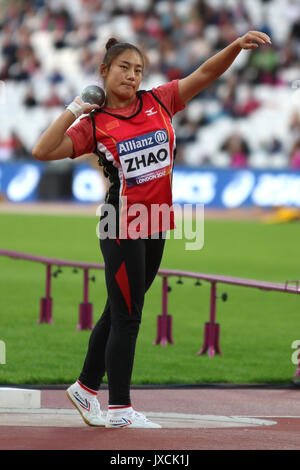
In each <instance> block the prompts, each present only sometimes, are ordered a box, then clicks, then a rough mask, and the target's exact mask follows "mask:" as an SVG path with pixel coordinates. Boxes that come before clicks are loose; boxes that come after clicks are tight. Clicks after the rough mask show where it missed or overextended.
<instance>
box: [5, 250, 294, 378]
mask: <svg viewBox="0 0 300 470" xmlns="http://www.w3.org/2000/svg"><path fill="white" fill-rule="evenodd" d="M0 255H2V256H7V257H10V258H14V259H22V260H27V261H33V262H38V263H43V264H45V265H46V288H45V297H43V298H41V300H40V315H39V320H38V322H39V323H42V322H46V323H52V322H53V319H52V298H51V277H52V276H53V275H55V273H54V274H53V273H52V266H53V265H54V266H61V267H62V266H64V267H73V268H79V269H83V302H82V303H81V304H80V305H79V322H78V326H77V329H78V330H83V329H91V328H92V327H93V325H92V315H93V311H92V310H93V309H92V304H91V303H90V302H89V300H88V293H89V290H88V289H89V281H90V280H91V279H92V278H90V277H89V270H90V269H104V264H97V263H83V262H75V261H67V260H60V259H55V258H47V257H43V256H36V255H31V254H25V253H19V252H16V251H9V250H0ZM158 275H159V276H161V277H162V313H161V315H158V317H157V335H156V339H155V341H154V344H155V345H157V344H160V345H162V346H166V345H167V344H168V343H170V344H174V341H173V338H172V315H169V314H168V293H169V291H170V287H169V285H168V278H169V277H172V276H173V277H178V279H179V281H178V282H179V283H182V281H181V278H182V277H185V278H192V279H195V280H196V284H197V283H198V284H199V281H200V280H202V281H207V282H210V284H211V290H210V313H209V321H208V322H206V323H205V325H204V342H203V347H202V348H201V349H200V351H199V352H197V355H201V354H204V353H206V352H207V354H208V356H209V357H214V355H215V354H221V349H220V344H219V342H220V324H219V323H216V300H217V299H218V298H221V299H222V300H223V301H225V300H227V294H222V295H221V296H217V283H220V284H230V285H235V286H242V287H251V288H257V289H261V290H265V291H277V292H285V293H290V294H300V281H298V280H288V281H286V282H285V283H284V284H280V283H274V282H265V281H257V280H252V279H243V278H238V277H231V276H219V275H216V274H204V273H195V272H189V271H179V270H171V269H168V270H166V269H160V270H159V271H158ZM299 352H300V351H299ZM295 376H300V364H299V366H298V370H297V372H296V374H295Z"/></svg>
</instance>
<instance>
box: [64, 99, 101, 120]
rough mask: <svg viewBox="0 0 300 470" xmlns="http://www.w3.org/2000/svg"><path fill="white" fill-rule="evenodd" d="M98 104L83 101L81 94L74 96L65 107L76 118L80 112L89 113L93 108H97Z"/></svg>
mask: <svg viewBox="0 0 300 470" xmlns="http://www.w3.org/2000/svg"><path fill="white" fill-rule="evenodd" d="M99 108H100V106H99V105H98V104H90V103H85V102H84V101H83V99H82V98H81V96H76V98H75V99H74V100H73V101H72V103H71V104H69V106H68V107H67V110H69V111H71V113H73V114H74V116H75V118H76V119H78V118H79V117H80V116H81V115H82V114H89V113H90V112H91V111H93V110H94V109H99Z"/></svg>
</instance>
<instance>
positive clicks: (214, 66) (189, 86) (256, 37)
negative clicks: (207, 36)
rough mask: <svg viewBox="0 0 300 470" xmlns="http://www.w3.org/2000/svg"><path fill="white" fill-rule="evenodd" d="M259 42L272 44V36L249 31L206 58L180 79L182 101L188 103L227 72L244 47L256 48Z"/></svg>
mask: <svg viewBox="0 0 300 470" xmlns="http://www.w3.org/2000/svg"><path fill="white" fill-rule="evenodd" d="M259 44H271V39H270V37H269V36H268V35H267V34H265V33H262V32H260V31H249V32H248V33H246V34H245V35H244V36H242V37H240V38H237V39H236V40H235V41H233V42H232V43H231V44H229V46H227V47H226V48H225V49H223V50H221V51H220V52H218V53H217V54H215V55H214V56H212V57H210V58H209V59H208V60H206V61H205V62H204V63H203V64H202V65H200V67H199V68H198V69H196V70H195V72H192V73H191V74H190V75H188V76H187V77H185V78H183V79H181V80H179V83H178V87H179V93H180V97H181V100H182V103H187V102H188V101H189V100H191V99H192V98H193V97H194V96H196V95H197V94H198V93H200V91H201V90H203V89H204V88H205V87H207V86H208V85H209V84H210V83H212V82H214V81H215V80H216V79H217V78H219V77H220V76H221V75H222V74H223V73H224V72H226V70H227V69H228V68H229V67H230V65H231V64H232V63H233V62H234V60H235V59H236V57H237V56H238V55H239V53H240V52H241V50H242V49H255V48H257V47H259Z"/></svg>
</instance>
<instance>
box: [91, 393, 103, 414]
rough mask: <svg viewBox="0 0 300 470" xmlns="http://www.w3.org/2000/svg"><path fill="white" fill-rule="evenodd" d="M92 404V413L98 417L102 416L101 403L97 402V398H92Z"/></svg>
mask: <svg viewBox="0 0 300 470" xmlns="http://www.w3.org/2000/svg"><path fill="white" fill-rule="evenodd" d="M90 403H91V411H90V412H91V414H92V415H95V416H97V415H99V414H100V415H101V414H102V412H101V409H100V404H99V401H98V400H97V398H96V397H95V398H91V399H90Z"/></svg>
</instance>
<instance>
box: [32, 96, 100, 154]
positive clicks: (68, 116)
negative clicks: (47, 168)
mask: <svg viewBox="0 0 300 470" xmlns="http://www.w3.org/2000/svg"><path fill="white" fill-rule="evenodd" d="M98 108H99V106H98V105H96V104H93V105H92V104H89V103H84V102H83V101H82V100H81V98H80V97H78V96H77V97H76V98H75V99H74V101H73V102H72V103H71V104H70V105H69V106H68V108H67V109H66V110H65V111H64V112H63V113H62V114H61V115H60V116H59V117H58V118H57V119H56V120H55V121H54V122H53V123H52V124H51V125H50V127H48V129H46V131H45V132H43V134H42V135H41V136H40V138H39V140H38V141H37V143H36V144H35V146H34V148H33V150H32V156H33V157H34V158H35V159H36V160H42V161H50V160H61V159H63V158H68V157H71V156H72V155H73V151H74V148H73V142H72V140H71V138H70V137H69V136H68V135H67V134H66V131H67V130H68V129H69V127H70V126H71V125H72V124H73V123H74V121H75V120H76V119H77V118H78V117H79V116H80V115H81V114H88V113H90V112H91V111H92V110H93V109H98Z"/></svg>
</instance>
